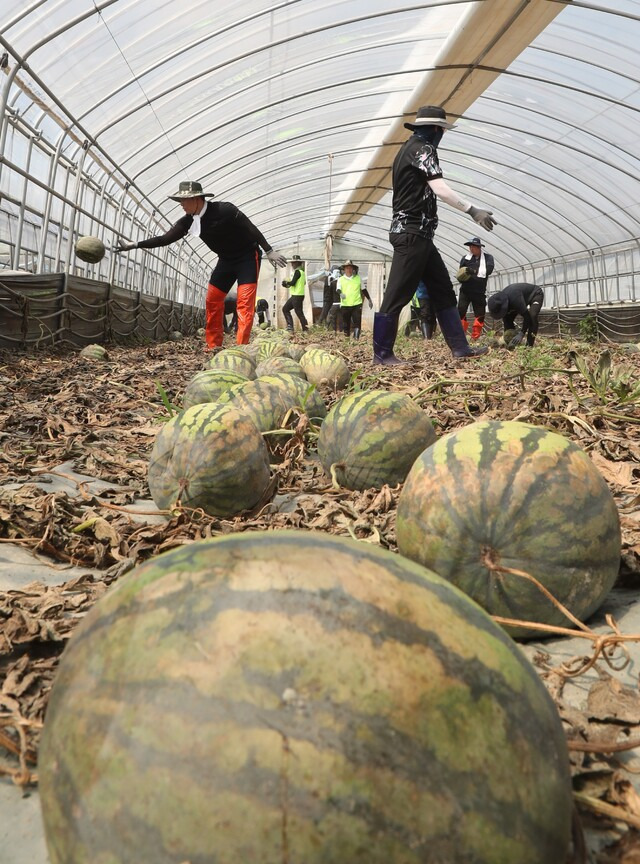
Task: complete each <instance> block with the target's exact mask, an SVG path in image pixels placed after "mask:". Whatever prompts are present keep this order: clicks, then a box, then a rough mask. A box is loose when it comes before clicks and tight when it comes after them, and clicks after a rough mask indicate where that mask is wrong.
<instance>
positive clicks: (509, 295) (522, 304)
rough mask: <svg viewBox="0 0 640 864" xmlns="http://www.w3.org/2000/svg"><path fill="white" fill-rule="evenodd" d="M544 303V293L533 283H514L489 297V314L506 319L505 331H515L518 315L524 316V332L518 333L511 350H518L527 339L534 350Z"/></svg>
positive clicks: (510, 346) (511, 344) (510, 345)
mask: <svg viewBox="0 0 640 864" xmlns="http://www.w3.org/2000/svg"><path fill="white" fill-rule="evenodd" d="M543 303H544V291H543V290H542V288H538V286H537V285H534V284H533V283H531V282H514V283H513V285H507V287H506V288H503V289H502V291H497V292H496V293H495V294H492V295H491V297H489V302H488V304H487V305H488V307H489V312H490V313H491V314H492V315H493V317H494V318H497V319H500V318H504V325H503V326H504V330H505V333H506V332H507V330H513V329H514V327H515V325H516V315H522V330H520V331H518V333H516V335H515V336H514V338H513V339H512V341H511V343H510V344H509V346H508V347H509V348H516V347H517V346H518V345H519V344H520V343H521V342H522V340H523V339H524V337H525V336H526V337H527V345H528V346H529V348H533V345H534V343H535V341H536V336H537V333H538V317H539V315H540V310H541V309H542V304H543Z"/></svg>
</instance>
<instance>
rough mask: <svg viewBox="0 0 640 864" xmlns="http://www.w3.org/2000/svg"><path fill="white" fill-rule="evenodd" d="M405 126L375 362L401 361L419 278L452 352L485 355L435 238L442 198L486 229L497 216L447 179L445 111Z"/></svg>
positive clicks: (428, 112)
mask: <svg viewBox="0 0 640 864" xmlns="http://www.w3.org/2000/svg"><path fill="white" fill-rule="evenodd" d="M405 126H406V128H407V129H409V130H410V131H411V132H412V133H413V134H412V135H411V137H410V138H409V139H408V140H407V141H406V142H405V143H404V144H403V145H402V147H401V148H400V150H399V151H398V154H397V155H396V158H395V159H394V162H393V178H392V183H393V202H392V209H393V215H392V219H391V227H390V229H389V241H390V242H391V245H392V246H393V260H392V263H391V271H390V273H389V280H388V282H387V287H386V290H385V293H384V297H383V300H382V305H381V306H380V312H378V313H377V314H376V316H375V318H374V323H373V354H374V359H373V362H374V363H382V364H384V365H385V366H392V365H395V364H397V363H401V362H402V361H401V360H398V358H397V357H396V356H395V355H394V353H393V346H394V343H395V339H396V334H397V332H398V317H399V315H400V312H401V310H402V309H403V307H404V306H406V305H407V303H408V302H409V301H410V300H411V297H412V296H413V294H414V292H415V290H416V287H417V285H418V283H419V282H420V280H422V281H423V282H424V283H425V285H426V286H427V288H428V291H429V298H430V300H431V302H432V303H433V306H434V309H435V313H436V317H437V319H438V323H439V324H440V329H441V330H442V335H443V336H444V338H445V341H446V342H447V345H448V346H449V348H450V349H451V352H452V354H453V356H454V357H474V356H477V355H478V354H484V353H485V352H486V350H487V349H486V348H471V347H470V345H469V344H468V342H467V337H466V336H465V333H464V330H463V329H462V324H461V322H460V315H459V314H458V310H457V308H456V305H457V304H456V295H455V291H454V290H453V285H452V284H451V279H450V277H449V273H448V271H447V268H446V266H445V263H444V261H443V260H442V257H441V255H440V253H439V251H438V250H437V249H436V247H435V245H434V242H433V237H434V234H435V231H436V228H437V227H438V199H440V200H442V201H444V202H445V203H447V204H449V205H450V206H452V207H455V208H456V209H457V210H461V211H462V212H464V213H468V214H469V215H470V216H471V218H472V219H473V220H474V221H475V222H477V223H478V225H481V226H482V227H483V228H484V229H485V230H486V231H491V230H493V226H494V225H495V224H496V223H495V220H494V219H493V218H492V214H491V211H489V210H481V209H479V208H477V207H474V206H473V204H470V203H469V202H468V201H465V200H464V199H463V198H462V197H461V196H460V195H458V193H457V192H454V191H453V189H451V188H450V186H449V185H448V184H447V183H446V182H445V180H444V179H443V176H442V169H441V168H440V163H439V161H438V144H439V143H440V141H441V139H442V136H443V134H444V132H445V130H447V129H453V128H454V126H453V124H452V123H451V122H450V121H449V120H447V115H446V112H445V111H444V109H443V108H441V107H439V106H436V105H426V106H424V107H422V108H420V109H419V111H418V113H417V115H416V117H415V120H414V121H413V122H412V123H405Z"/></svg>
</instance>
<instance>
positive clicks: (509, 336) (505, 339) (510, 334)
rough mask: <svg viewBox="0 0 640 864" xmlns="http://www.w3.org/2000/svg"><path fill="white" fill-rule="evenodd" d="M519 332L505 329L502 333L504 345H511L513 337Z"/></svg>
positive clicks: (506, 346)
mask: <svg viewBox="0 0 640 864" xmlns="http://www.w3.org/2000/svg"><path fill="white" fill-rule="evenodd" d="M517 332H518V331H517V330H505V331H504V333H503V334H502V344H503V345H504V347H505V348H508V347H509V344H510V342H511V340H512V339H513V337H514V336H515V335H516V333H517Z"/></svg>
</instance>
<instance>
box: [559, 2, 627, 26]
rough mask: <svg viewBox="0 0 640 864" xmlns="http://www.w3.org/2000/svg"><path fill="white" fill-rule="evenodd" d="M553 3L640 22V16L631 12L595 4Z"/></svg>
mask: <svg viewBox="0 0 640 864" xmlns="http://www.w3.org/2000/svg"><path fill="white" fill-rule="evenodd" d="M551 2H552V3H560V4H561V5H562V6H578V7H579V8H580V9H589V10H590V11H591V12H604V14H605V15H619V16H620V17H621V18H630V19H631V20H632V21H640V15H634V14H633V13H631V12H622V11H621V10H619V9H609V8H607V7H606V6H597V5H596V4H595V3H585V2H584V0H570V2H567V0H551Z"/></svg>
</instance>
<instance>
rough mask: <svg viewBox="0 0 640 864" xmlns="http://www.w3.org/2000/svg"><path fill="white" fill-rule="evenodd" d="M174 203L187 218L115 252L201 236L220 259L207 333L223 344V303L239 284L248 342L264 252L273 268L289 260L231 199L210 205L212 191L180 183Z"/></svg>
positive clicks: (241, 324) (242, 330)
mask: <svg viewBox="0 0 640 864" xmlns="http://www.w3.org/2000/svg"><path fill="white" fill-rule="evenodd" d="M169 198H170V199H171V200H172V201H177V202H178V203H179V204H181V205H182V209H183V210H184V212H185V215H184V216H183V217H182V218H181V219H178V221H177V222H176V224H175V225H174V226H173V227H172V228H170V229H169V230H168V231H167V232H166V234H161V235H160V236H158V237H150V238H149V239H147V240H141V241H140V242H139V243H120V244H119V245H118V246H116V247H115V251H116V252H128V251H129V250H130V249H155V248H157V247H159V246H168V245H169V244H170V243H175V242H176V241H178V240H182V238H183V237H186V236H187V234H191V235H193V236H194V237H199V238H200V240H202V242H203V243H204V244H205V245H206V246H208V247H209V249H211V251H212V252H215V254H216V255H217V256H218V263H217V264H216V266H215V267H214V269H213V272H212V273H211V277H210V279H209V287H208V290H207V300H206V313H207V322H206V327H205V334H206V340H207V345H208V346H209V348H216V347H218V346H220V345H222V339H223V335H224V327H223V318H224V301H225V298H226V296H227V294H228V293H229V291H230V289H231V287H232V286H233V285H234V283H235V282H237V283H238V294H237V301H236V306H237V314H238V333H237V337H236V341H237V342H238V344H239V345H242V344H246V343H248V341H249V337H250V336H251V327H252V325H253V316H254V311H255V300H256V289H257V287H258V274H259V272H260V262H261V259H262V252H263V251H264V252H265V254H266V256H267V258H268V259H269V261H270V262H271V263H272V264H273V266H274V267H284V265H285V264H286V259H285V258H284V256H283V255H280V254H279V253H278V252H276V251H275V250H274V249H272V248H271V246H270V245H269V244H268V243H267V241H266V240H265V238H264V236H263V235H262V233H261V232H260V231H259V230H258V228H256V226H255V225H254V224H253V222H252V221H251V220H250V219H249V218H248V217H247V216H245V214H244V213H243V212H242V211H241V210H238V208H237V207H236V206H235V204H230V203H229V202H228V201H209V200H207V199H209V198H213V193H211V192H205V191H204V190H203V188H202V184H200V183H198V182H197V181H194V180H185V181H184V182H182V183H180V185H179V187H178V191H177V192H176V194H175V195H169Z"/></svg>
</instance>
